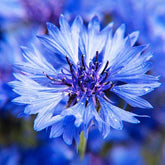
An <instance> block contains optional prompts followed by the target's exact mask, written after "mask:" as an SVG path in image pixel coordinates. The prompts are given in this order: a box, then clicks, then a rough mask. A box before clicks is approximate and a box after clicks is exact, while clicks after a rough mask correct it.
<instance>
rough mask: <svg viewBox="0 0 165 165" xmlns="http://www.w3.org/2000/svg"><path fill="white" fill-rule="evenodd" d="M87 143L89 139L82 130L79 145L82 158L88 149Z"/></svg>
mask: <svg viewBox="0 0 165 165" xmlns="http://www.w3.org/2000/svg"><path fill="white" fill-rule="evenodd" d="M86 144H87V140H86V138H85V136H84V131H82V132H81V134H80V143H79V146H78V151H79V154H80V157H81V159H83V158H84V155H85V150H86Z"/></svg>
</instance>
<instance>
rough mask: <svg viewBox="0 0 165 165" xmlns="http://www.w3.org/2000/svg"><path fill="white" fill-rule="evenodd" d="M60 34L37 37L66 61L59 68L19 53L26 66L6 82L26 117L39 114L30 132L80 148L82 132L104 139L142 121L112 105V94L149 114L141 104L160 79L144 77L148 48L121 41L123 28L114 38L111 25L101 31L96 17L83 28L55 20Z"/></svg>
mask: <svg viewBox="0 0 165 165" xmlns="http://www.w3.org/2000/svg"><path fill="white" fill-rule="evenodd" d="M59 24H60V29H58V28H57V27H56V26H55V25H53V24H51V23H47V26H48V35H43V36H39V39H40V40H41V42H42V43H43V45H44V46H45V47H47V48H48V49H49V50H50V51H52V52H53V53H54V54H53V55H54V56H62V57H64V58H65V61H64V62H63V63H61V68H57V69H56V66H55V65H53V62H52V60H53V58H51V59H52V60H50V59H49V58H48V56H47V55H46V54H42V52H40V51H39V50H38V49H37V47H35V46H33V48H31V49H28V48H23V56H24V57H25V59H26V62H21V63H18V64H17V65H16V66H17V69H19V70H20V71H21V72H22V73H15V74H14V76H15V78H16V79H17V80H15V81H13V82H10V85H11V86H12V87H13V88H14V91H15V92H16V93H17V94H19V95H20V96H19V97H17V98H15V99H14V101H15V102H18V103H23V104H27V106H26V108H25V111H24V112H25V113H26V114H37V117H36V119H35V121H34V129H35V130H37V131H39V130H42V129H45V128H47V127H51V129H50V137H58V136H61V135H63V139H64V141H65V142H66V143H67V144H72V141H73V139H74V140H75V141H76V143H77V144H78V143H79V135H80V133H81V132H82V131H84V133H85V137H86V138H87V137H88V129H89V128H90V126H91V125H95V126H96V127H97V128H98V129H99V131H100V132H101V134H102V136H103V137H104V138H105V137H107V135H108V134H109V132H110V128H111V127H112V128H114V129H122V127H123V124H122V122H123V121H126V122H130V123H139V120H138V119H136V118H135V117H140V115H137V114H134V113H131V112H128V111H125V110H124V109H122V108H121V107H120V106H119V105H117V103H116V104H115V103H114V102H113V100H112V95H113V94H115V95H117V96H118V97H120V98H121V99H123V100H124V101H125V102H126V103H128V104H129V105H131V106H133V107H139V108H152V105H151V104H150V103H149V102H147V101H146V100H144V99H143V98H141V97H140V96H143V95H145V94H147V93H149V92H151V91H153V90H154V88H156V87H158V86H159V85H160V83H159V82H158V77H154V76H151V75H148V74H146V72H147V71H149V69H150V68H151V62H150V61H149V60H150V58H151V57H152V55H151V53H150V52H148V51H147V50H146V49H147V47H148V46H147V45H144V46H134V44H135V42H136V40H137V38H138V34H139V33H138V32H133V33H131V34H129V35H128V36H126V37H125V35H124V33H125V26H124V25H121V26H120V27H119V28H118V29H117V30H116V32H115V33H114V34H113V32H112V27H113V23H110V24H108V25H107V26H106V27H105V28H104V29H103V30H101V31H100V23H99V20H98V18H97V17H94V18H93V19H92V20H91V21H90V22H89V24H88V28H86V27H85V26H84V25H83V20H82V18H81V17H79V16H78V17H76V18H75V20H74V21H73V23H72V25H71V26H70V25H69V23H68V22H67V20H66V19H65V17H64V16H61V17H60V20H59Z"/></svg>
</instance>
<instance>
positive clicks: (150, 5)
mask: <svg viewBox="0 0 165 165" xmlns="http://www.w3.org/2000/svg"><path fill="white" fill-rule="evenodd" d="M61 13H62V14H64V15H65V16H66V18H67V19H68V20H69V21H70V22H72V20H73V19H74V18H75V16H77V15H81V16H82V17H83V19H84V22H85V23H87V22H88V21H89V20H90V19H91V18H92V17H93V16H95V15H97V16H98V17H99V20H100V22H101V25H102V27H103V26H105V25H106V24H107V23H109V22H110V21H113V22H114V25H115V28H117V27H118V26H119V25H120V24H122V23H125V24H126V27H127V34H129V33H131V32H133V31H136V30H138V31H140V37H139V40H138V42H137V45H138V44H142V45H143V44H146V43H149V44H150V50H151V52H152V53H153V55H154V57H153V59H152V62H153V67H152V70H151V71H150V72H151V73H152V74H153V75H155V76H160V81H161V83H162V85H161V87H160V88H159V89H156V90H155V91H154V92H152V93H150V94H149V95H147V96H146V97H147V99H148V100H149V101H150V102H151V103H152V105H153V107H154V108H153V109H151V110H150V109H149V110H148V109H147V110H145V109H135V108H131V107H127V110H129V111H131V112H135V113H137V114H145V115H149V116H150V118H140V121H141V123H140V124H138V125H132V124H127V123H124V129H123V130H122V131H117V130H112V131H111V133H110V135H109V137H107V138H106V139H105V140H103V139H102V137H101V135H100V134H99V132H98V130H96V129H95V128H91V130H90V132H89V139H88V141H87V149H86V154H85V158H84V160H80V158H79V155H78V153H77V152H76V149H75V146H74V145H73V146H68V145H66V144H65V143H64V142H63V141H62V140H61V138H57V139H49V137H48V133H47V132H48V131H49V130H44V131H42V132H35V131H34V130H33V121H34V117H35V116H30V117H29V116H26V114H24V113H23V110H24V107H23V106H22V105H16V104H14V103H12V99H14V98H15V97H16V94H15V93H14V92H13V91H12V90H11V88H10V87H9V86H8V84H7V82H9V81H11V80H13V79H14V78H13V75H12V74H13V71H14V67H13V65H14V64H15V63H16V62H18V61H20V60H23V59H22V56H21V49H20V47H21V46H30V45H31V44H32V43H37V44H38V41H37V38H36V35H39V34H44V33H47V30H46V22H52V23H54V24H55V25H57V26H59V24H58V18H59V16H60V14H61ZM44 51H46V50H44ZM45 53H46V52H45ZM164 83H165V0H138V1H135V0H0V165H70V164H71V165H77V164H79V165H81V164H82V165H88V164H89V165H164V164H165V85H164Z"/></svg>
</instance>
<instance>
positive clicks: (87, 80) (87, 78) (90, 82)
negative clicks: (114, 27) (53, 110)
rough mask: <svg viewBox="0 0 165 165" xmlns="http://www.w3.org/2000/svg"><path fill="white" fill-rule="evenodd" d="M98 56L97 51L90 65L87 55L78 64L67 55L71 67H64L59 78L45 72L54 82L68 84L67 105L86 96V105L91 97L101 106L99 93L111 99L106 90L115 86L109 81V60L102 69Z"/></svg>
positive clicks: (95, 103)
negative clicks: (98, 97) (86, 60)
mask: <svg viewBox="0 0 165 165" xmlns="http://www.w3.org/2000/svg"><path fill="white" fill-rule="evenodd" d="M98 56H99V52H98V51H97V52H96V56H95V59H94V60H93V61H91V62H90V63H89V66H88V65H87V64H86V62H85V55H82V56H81V60H80V62H79V63H78V64H77V65H76V66H75V65H74V64H73V63H72V62H71V61H70V60H69V58H68V57H67V56H66V61H67V63H68V66H69V69H67V68H64V70H62V74H59V75H58V78H57V79H54V78H52V77H50V76H48V75H47V74H45V75H46V76H47V78H49V79H50V80H52V81H53V83H54V84H56V85H66V86H68V88H67V92H68V93H69V94H68V96H69V100H68V103H67V107H71V106H73V105H75V104H76V103H77V102H78V101H79V100H81V99H83V98H85V99H86V103H85V106H87V105H88V101H89V99H91V100H92V101H93V103H94V105H95V106H96V107H97V108H98V107H100V103H99V100H98V99H97V95H100V96H102V97H104V98H105V99H106V100H107V101H109V100H108V98H107V97H106V92H107V91H109V90H110V89H111V88H112V87H113V84H112V83H111V82H110V81H107V78H108V76H109V74H108V69H109V68H108V66H109V61H107V63H106V64H105V66H104V68H103V69H102V71H100V70H101V68H102V66H101V63H100V62H99V61H98ZM66 72H67V73H66Z"/></svg>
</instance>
